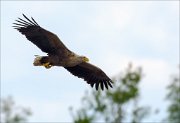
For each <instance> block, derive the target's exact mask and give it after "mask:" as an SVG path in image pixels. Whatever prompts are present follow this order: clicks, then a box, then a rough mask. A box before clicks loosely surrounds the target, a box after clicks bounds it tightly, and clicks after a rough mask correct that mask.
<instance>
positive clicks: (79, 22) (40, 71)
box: [1, 1, 179, 122]
mask: <svg viewBox="0 0 180 123" xmlns="http://www.w3.org/2000/svg"><path fill="white" fill-rule="evenodd" d="M22 13H24V14H25V15H26V16H27V17H33V18H34V19H35V20H36V21H37V22H38V24H39V25H40V26H41V27H43V28H45V29H47V30H49V31H51V32H53V33H55V34H57V35H58V36H59V38H60V39H61V40H62V41H63V43H64V44H65V45H66V46H67V47H68V48H69V49H71V50H72V51H74V52H75V53H77V54H79V55H85V56H87V57H88V58H89V59H90V63H92V64H94V65H97V66H99V67H100V68H101V69H102V70H103V71H105V73H106V74H107V75H108V76H110V77H113V76H116V75H119V73H120V72H122V71H124V70H125V69H126V68H127V66H128V64H129V63H130V62H131V63H133V66H134V67H135V68H136V67H139V66H140V67H142V69H143V72H144V78H143V80H142V82H141V84H140V90H141V98H140V99H141V101H140V103H141V104H142V105H145V106H146V105H147V106H148V105H149V106H151V107H152V108H153V109H157V108H158V109H159V110H160V113H159V114H158V117H149V118H148V119H146V120H148V121H161V120H162V119H163V118H164V117H165V115H166V113H165V112H166V108H167V105H168V103H167V101H165V95H166V93H167V91H166V87H167V85H168V84H169V82H170V80H171V78H170V76H171V75H172V74H175V73H177V72H178V64H179V1H1V97H7V96H9V95H11V96H13V98H14V100H15V102H16V103H17V105H22V106H24V107H29V108H31V110H32V112H33V115H32V117H30V118H29V119H28V120H29V121H30V122H70V121H72V117H71V116H70V113H69V110H68V109H69V107H70V106H73V107H74V108H75V109H78V107H80V106H81V101H80V100H81V98H82V96H83V95H84V92H85V90H91V89H92V88H91V87H90V86H89V85H88V84H86V82H84V81H83V80H82V79H79V78H77V77H74V76H73V75H71V74H70V73H69V72H67V71H66V70H65V69H63V68H60V67H52V68H51V69H45V68H43V67H34V66H33V60H34V58H35V57H34V55H46V54H45V53H43V52H41V50H40V49H38V48H37V47H36V46H35V45H33V44H32V43H31V42H29V41H28V40H27V39H26V38H25V36H23V35H21V34H20V33H19V32H18V31H16V30H15V29H13V28H12V23H13V22H15V20H16V19H17V18H18V17H20V18H23V16H22Z"/></svg>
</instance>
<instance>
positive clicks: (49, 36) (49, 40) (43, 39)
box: [13, 14, 70, 55]
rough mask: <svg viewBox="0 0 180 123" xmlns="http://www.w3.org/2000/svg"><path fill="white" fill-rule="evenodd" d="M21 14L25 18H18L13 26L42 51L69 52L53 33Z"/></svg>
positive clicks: (51, 52)
mask: <svg viewBox="0 0 180 123" xmlns="http://www.w3.org/2000/svg"><path fill="white" fill-rule="evenodd" d="M23 16H24V18H25V19H26V20H23V19H21V18H18V20H16V23H13V24H15V25H14V26H13V27H14V28H15V29H17V30H18V31H19V32H21V33H22V34H23V35H25V36H26V38H27V39H28V40H29V41H31V42H32V43H33V44H35V45H36V46H37V47H39V48H40V49H41V50H42V51H43V52H46V53H49V54H55V53H61V54H62V55H63V54H64V53H67V52H70V50H68V48H66V46H65V45H64V44H63V43H62V42H61V40H60V39H59V38H58V37H57V36H56V35H55V34H53V33H52V32H49V31H47V30H45V29H43V28H41V27H40V26H39V25H38V24H37V22H36V21H35V20H34V19H33V18H32V17H31V20H30V19H29V18H27V17H26V16H25V15H24V14H23ZM59 51H60V52H59Z"/></svg>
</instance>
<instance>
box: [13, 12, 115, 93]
mask: <svg viewBox="0 0 180 123" xmlns="http://www.w3.org/2000/svg"><path fill="white" fill-rule="evenodd" d="M23 16H24V18H25V19H21V18H18V19H17V20H16V23H13V24H14V25H13V27H14V28H15V29H17V30H18V31H19V32H20V33H21V34H23V35H25V36H26V38H27V39H28V40H29V41H31V42H32V43H33V44H35V45H36V46H37V47H38V48H40V49H41V50H42V51H43V52H46V53H47V56H37V55H36V58H35V59H34V63H33V64H34V66H44V67H45V68H47V69H49V68H51V67H52V66H61V67H64V68H65V69H66V70H68V71H69V72H70V73H71V74H73V75H74V76H77V77H79V78H82V79H84V80H85V81H86V82H87V83H88V84H90V85H91V87H93V86H94V85H95V88H96V90H98V88H99V86H100V87H101V89H102V90H103V89H104V87H106V89H108V87H111V88H112V83H113V82H112V80H111V79H110V78H109V77H108V76H107V75H106V74H105V73H104V72H103V71H102V70H101V69H100V68H98V67H97V66H95V65H92V64H90V63H89V59H88V58H87V57H86V56H80V55H77V54H76V53H74V52H72V51H70V50H69V49H68V48H67V47H66V46H65V45H64V44H63V43H62V41H61V40H60V39H59V38H58V36H57V35H56V34H54V33H52V32H50V31H48V30H45V29H43V28H42V27H41V26H39V25H38V23H37V22H36V21H35V20H34V19H33V18H32V17H31V19H29V18H27V17H26V16H25V15H24V14H23Z"/></svg>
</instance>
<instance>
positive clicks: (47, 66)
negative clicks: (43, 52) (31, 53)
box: [42, 62, 52, 69]
mask: <svg viewBox="0 0 180 123" xmlns="http://www.w3.org/2000/svg"><path fill="white" fill-rule="evenodd" d="M42 65H43V66H44V67H45V68H46V69H49V68H51V67H52V65H51V64H50V63H49V62H47V63H44V64H42Z"/></svg>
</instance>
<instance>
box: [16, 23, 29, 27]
mask: <svg viewBox="0 0 180 123" xmlns="http://www.w3.org/2000/svg"><path fill="white" fill-rule="evenodd" d="M13 24H15V25H18V26H23V27H27V25H24V24H19V23H13Z"/></svg>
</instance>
